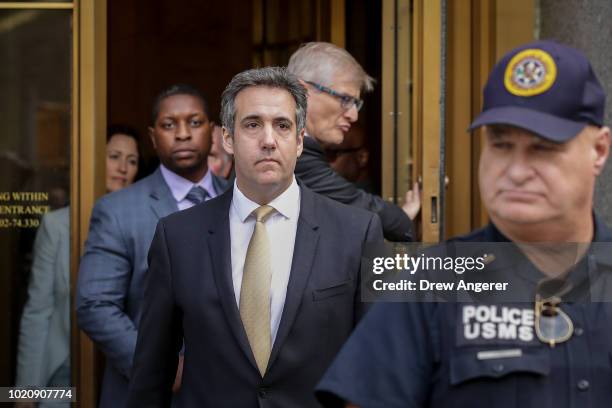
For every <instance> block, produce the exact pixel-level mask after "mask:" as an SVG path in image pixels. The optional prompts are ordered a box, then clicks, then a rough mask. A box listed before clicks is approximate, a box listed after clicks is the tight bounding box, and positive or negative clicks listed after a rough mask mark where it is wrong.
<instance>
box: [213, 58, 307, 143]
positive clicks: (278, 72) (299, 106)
mask: <svg viewBox="0 0 612 408" xmlns="http://www.w3.org/2000/svg"><path fill="white" fill-rule="evenodd" d="M252 86H263V87H269V88H279V89H284V90H285V91H287V92H289V93H290V94H291V96H292V97H293V100H294V101H295V121H296V124H297V133H299V132H301V131H302V129H304V126H306V108H307V97H306V95H307V93H306V88H304V86H303V85H302V84H301V83H300V82H299V81H298V79H297V77H295V76H294V75H293V74H291V73H289V71H288V70H287V69H286V68H283V67H266V68H256V69H249V70H247V71H243V72H241V73H239V74H237V75H235V76H234V77H233V78H232V80H231V81H230V83H229V84H228V85H227V87H226V88H225V90H224V91H223V94H222V95H221V123H222V124H223V126H224V127H225V128H226V129H227V130H228V131H229V133H230V134H231V135H233V134H234V121H235V120H236V104H235V101H236V96H237V95H238V94H239V93H240V91H242V90H244V89H246V88H249V87H252Z"/></svg>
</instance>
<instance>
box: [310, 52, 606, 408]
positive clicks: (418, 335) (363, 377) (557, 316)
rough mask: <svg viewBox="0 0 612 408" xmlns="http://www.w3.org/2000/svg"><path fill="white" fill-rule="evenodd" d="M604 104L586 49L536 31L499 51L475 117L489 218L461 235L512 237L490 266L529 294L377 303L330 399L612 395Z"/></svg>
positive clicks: (457, 401) (525, 400) (548, 400)
mask: <svg viewBox="0 0 612 408" xmlns="http://www.w3.org/2000/svg"><path fill="white" fill-rule="evenodd" d="M604 111H605V94H604V91H603V88H602V87H601V85H600V83H599V81H598V80H597V78H596V76H595V74H594V72H593V70H592V68H591V66H590V63H589V61H588V60H587V59H586V58H585V57H584V56H583V55H582V54H581V53H580V52H578V51H577V50H575V49H572V48H569V47H567V46H564V45H561V44H558V43H555V42H550V41H537V42H532V43H530V44H527V45H524V46H522V47H519V48H517V49H515V50H513V51H511V52H510V53H508V54H507V55H506V56H504V57H503V58H502V60H501V61H500V62H499V63H498V64H497V65H496V66H495V68H494V69H493V72H492V73H491V75H490V77H489V80H488V82H487V84H486V87H485V89H484V106H483V111H482V113H481V114H480V115H479V116H478V117H477V118H476V120H475V121H474V122H473V123H472V126H471V129H472V130H473V129H476V128H479V127H484V134H485V136H486V138H485V142H484V146H483V149H482V154H481V157H480V167H479V181H480V192H481V197H482V200H483V202H484V204H485V207H486V209H487V212H488V214H489V216H490V224H489V225H488V226H486V227H485V228H483V229H481V230H478V231H475V232H472V233H471V234H469V235H467V236H464V237H460V238H458V239H455V240H453V243H452V245H454V247H457V246H458V245H459V243H461V244H463V245H465V244H464V243H476V242H480V243H492V242H494V243H498V244H496V246H495V248H499V247H500V246H502V245H503V246H504V247H505V248H510V249H512V250H513V251H514V252H512V253H509V252H504V253H503V254H500V256H497V257H493V258H492V259H489V261H487V264H488V265H487V266H486V267H485V270H484V271H483V272H481V273H484V274H486V273H487V272H489V271H492V270H497V271H498V272H499V271H501V272H502V273H504V274H505V276H506V277H507V278H508V279H510V280H511V281H513V282H528V281H530V282H532V284H531V286H529V290H528V291H526V292H521V293H515V295H517V296H518V295H521V296H522V299H523V300H522V301H521V302H519V303H510V301H508V302H506V301H505V300H500V299H501V297H497V298H496V299H492V298H488V299H486V300H487V301H486V302H485V301H481V302H473V303H460V302H454V303H451V302H447V303H440V302H430V303H425V302H421V303H379V304H377V305H375V306H374V307H373V308H372V310H371V311H370V313H369V314H368V315H367V316H366V317H365V319H364V320H363V321H362V323H361V324H360V325H359V326H358V327H357V329H356V330H355V332H354V334H353V335H352V336H351V338H349V340H348V341H347V343H346V344H345V346H344V347H343V349H342V350H341V351H340V353H339V355H338V357H337V358H336V360H335V362H334V363H333V365H332V366H331V368H330V369H329V370H328V372H327V373H326V375H325V376H324V378H323V379H322V381H321V382H320V384H319V386H318V391H317V396H318V398H319V399H320V401H321V402H322V403H323V404H324V405H325V406H326V407H353V408H354V407H362V408H367V407H471V408H478V407H492V406H495V407H521V408H523V407H525V408H526V407H606V406H612V387H611V384H612V382H611V381H612V364H611V360H610V356H611V355H612V354H610V351H611V350H612V324H611V323H610V321H611V319H612V303H609V300H610V296H609V289H608V293H603V295H602V294H600V295H599V297H597V296H596V295H595V293H597V292H598V291H599V290H600V289H602V288H604V289H605V288H610V287H611V286H610V284H611V283H612V279H611V276H612V275H611V274H612V272H611V268H610V266H611V265H612V263H611V262H610V253H609V252H610V251H609V250H606V248H609V245H608V244H606V243H608V242H610V241H612V231H611V230H610V229H608V228H607V227H606V226H605V225H604V223H603V222H602V221H601V220H600V219H599V218H598V217H597V216H595V215H594V213H593V194H594V190H595V183H596V179H597V176H599V175H600V174H601V172H602V170H603V167H604V164H605V162H606V159H607V157H608V153H609V148H610V129H609V128H608V127H605V126H604V125H603V120H604ZM597 241H599V242H600V243H598V244H595V242H597ZM499 243H505V244H499ZM576 243H578V245H577V244H576ZM482 245H485V244H482ZM567 248H571V249H572V252H571V253H570V252H568V251H567V250H566V249H567ZM568 255H570V256H569V257H568V258H566V257H567V256H568ZM519 258H520V259H519ZM519 260H520V261H521V262H518V261H519ZM517 264H518V265H520V268H519V267H516V265H517ZM513 266H514V267H513ZM482 279H483V280H486V275H483V278H482ZM594 282H596V283H594ZM585 283H586V284H587V285H586V288H585V285H583V284H585ZM581 286H582V287H581ZM579 289H582V290H579ZM491 300H492V302H489V301H491ZM577 300H580V301H577ZM596 300H604V301H602V302H599V301H596ZM605 301H608V302H605ZM502 329H503V330H502Z"/></svg>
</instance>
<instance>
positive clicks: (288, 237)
mask: <svg viewBox="0 0 612 408" xmlns="http://www.w3.org/2000/svg"><path fill="white" fill-rule="evenodd" d="M306 103H307V102H306V89H305V88H304V87H303V86H302V85H301V84H300V83H299V81H298V79H297V78H296V77H295V76H293V75H292V74H290V73H288V72H287V71H286V70H285V69H284V68H271V67H268V68H262V69H254V70H250V71H245V72H242V73H240V74H238V75H236V76H235V77H234V78H233V79H232V81H231V82H230V84H229V85H228V86H227V88H226V89H225V91H224V93H223V98H222V112H221V115H222V120H223V132H224V134H223V145H224V148H225V150H226V151H228V152H229V153H231V154H233V155H234V159H235V169H236V180H235V183H234V186H233V189H230V190H228V191H227V192H226V193H225V194H223V195H222V196H220V197H219V198H217V199H214V200H211V201H209V202H206V203H203V204H201V205H197V206H195V207H193V208H191V209H189V210H187V211H183V212H180V213H177V214H173V215H170V216H169V217H165V218H163V219H162V220H160V222H159V224H158V227H157V231H156V233H155V238H154V239H153V243H152V244H151V249H150V251H149V272H148V276H147V284H146V289H145V297H144V306H143V316H142V321H141V326H140V331H139V333H138V344H137V346H136V356H135V359H134V369H133V371H132V377H131V382H130V396H129V399H128V406H129V407H139V408H140V407H167V406H168V405H169V403H170V401H171V397H172V393H171V387H172V383H173V380H174V373H175V371H176V367H177V360H178V359H177V351H178V350H179V349H180V347H181V344H182V341H183V339H184V344H185V355H186V356H187V357H186V358H185V366H184V369H183V384H182V387H181V390H180V391H179V393H178V394H177V398H176V399H175V403H176V406H179V407H214V408H218V407H232V408H233V407H241V408H250V407H253V408H255V407H279V408H280V407H282V408H291V407H300V408H304V407H316V406H318V404H317V402H316V400H315V398H314V396H313V395H314V394H313V388H314V386H315V384H316V382H317V381H318V379H319V378H320V377H321V375H322V374H323V372H324V371H325V369H326V368H327V366H328V365H329V364H330V363H331V361H332V359H333V358H334V356H335V355H336V352H337V351H338V350H339V349H340V347H341V346H342V344H343V343H344V341H345V339H346V338H347V337H348V336H349V334H350V333H351V331H352V330H353V328H354V327H355V325H356V324H357V322H358V321H359V319H360V318H361V317H362V316H363V315H364V313H365V311H366V305H365V304H363V303H361V301H360V290H359V286H360V278H359V274H360V266H361V260H362V254H363V251H364V250H365V248H366V247H367V245H368V244H369V243H374V242H380V241H382V228H381V225H380V221H379V219H378V216H377V215H376V214H374V213H371V212H369V211H366V210H362V209H358V208H354V207H349V206H346V205H344V204H341V203H339V202H337V201H333V200H330V199H328V198H326V197H323V196H321V195H318V194H316V193H313V192H312V191H310V190H309V189H308V188H306V187H304V186H303V185H300V184H298V183H297V182H296V179H295V177H294V169H295V164H296V161H297V158H298V156H299V155H300V154H301V152H302V147H303V144H302V143H303V138H304V126H305V121H306Z"/></svg>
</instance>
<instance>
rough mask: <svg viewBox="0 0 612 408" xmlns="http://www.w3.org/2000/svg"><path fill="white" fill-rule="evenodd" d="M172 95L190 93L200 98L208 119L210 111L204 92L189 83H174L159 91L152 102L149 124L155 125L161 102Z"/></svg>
mask: <svg viewBox="0 0 612 408" xmlns="http://www.w3.org/2000/svg"><path fill="white" fill-rule="evenodd" d="M174 95H190V96H193V97H195V98H197V99H199V100H200V102H201V103H202V106H203V108H204V113H206V116H208V118H209V119H210V112H209V110H208V102H207V101H206V98H205V97H204V94H203V93H202V92H200V90H199V89H198V88H196V87H195V86H193V85H189V84H174V85H170V86H169V87H168V88H166V89H164V90H163V91H161V92H160V93H159V94H158V95H157V97H156V98H155V102H153V109H152V110H151V124H152V125H155V121H157V117H158V116H159V109H160V106H161V103H162V102H163V101H164V100H165V99H166V98H169V97H171V96H174Z"/></svg>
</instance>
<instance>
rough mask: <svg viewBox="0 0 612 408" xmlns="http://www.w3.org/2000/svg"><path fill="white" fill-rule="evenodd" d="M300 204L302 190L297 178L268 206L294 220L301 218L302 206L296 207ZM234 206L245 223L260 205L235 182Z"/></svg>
mask: <svg viewBox="0 0 612 408" xmlns="http://www.w3.org/2000/svg"><path fill="white" fill-rule="evenodd" d="M299 202H300V188H299V186H298V184H297V182H296V181H295V176H294V177H293V181H292V182H291V184H290V185H289V187H288V188H287V189H286V190H285V191H283V192H282V193H281V195H279V196H278V197H276V198H275V199H274V200H272V201H271V202H269V203H268V205H269V206H270V207H272V208H274V209H275V210H276V211H277V212H278V213H279V214H281V215H282V216H283V217H285V218H288V219H292V218H294V217H295V218H297V217H298V216H299V211H300V206H299V205H296V204H297V203H299ZM232 205H233V206H234V209H235V211H236V214H238V218H240V221H242V222H245V221H246V219H247V218H248V217H249V215H251V213H252V212H253V211H254V210H255V209H257V208H258V207H259V206H260V205H259V204H257V203H256V202H254V201H251V200H250V199H249V198H247V196H245V195H244V194H243V193H242V191H240V189H239V188H238V184H237V183H236V182H235V181H234V196H233V198H232Z"/></svg>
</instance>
